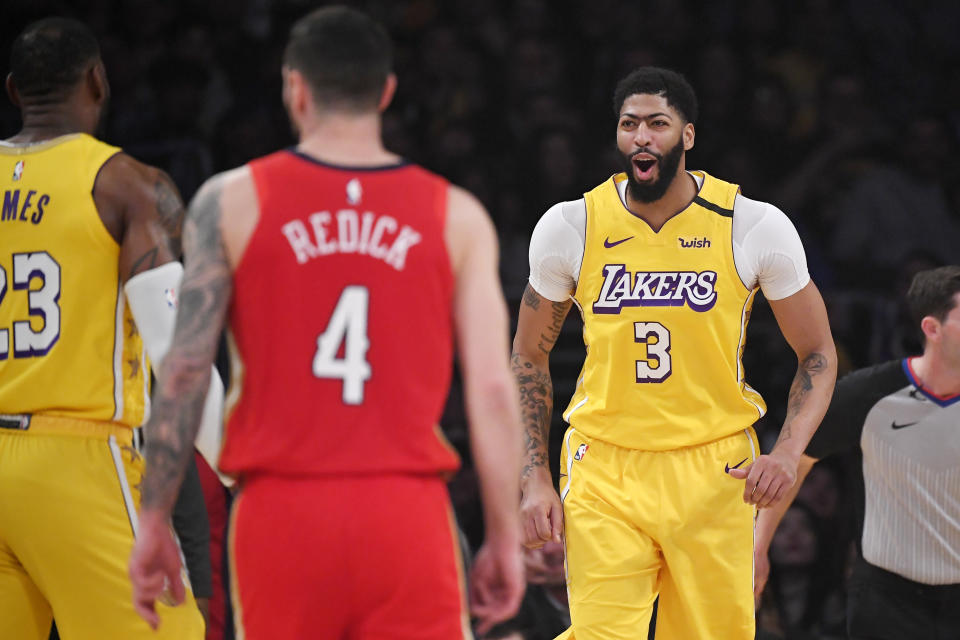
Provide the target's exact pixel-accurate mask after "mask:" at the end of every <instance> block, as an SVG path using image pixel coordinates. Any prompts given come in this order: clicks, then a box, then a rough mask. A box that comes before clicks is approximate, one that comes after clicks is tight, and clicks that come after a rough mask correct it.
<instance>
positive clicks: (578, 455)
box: [573, 443, 589, 460]
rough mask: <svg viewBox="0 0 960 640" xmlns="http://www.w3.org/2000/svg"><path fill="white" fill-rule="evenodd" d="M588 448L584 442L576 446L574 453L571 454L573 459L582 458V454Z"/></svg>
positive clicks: (584, 453)
mask: <svg viewBox="0 0 960 640" xmlns="http://www.w3.org/2000/svg"><path fill="white" fill-rule="evenodd" d="M588 448H589V447H588V446H587V445H586V443H584V444H582V445H580V446H579V447H577V452H576V453H575V454H573V459H574V460H583V456H585V455H587V449H588Z"/></svg>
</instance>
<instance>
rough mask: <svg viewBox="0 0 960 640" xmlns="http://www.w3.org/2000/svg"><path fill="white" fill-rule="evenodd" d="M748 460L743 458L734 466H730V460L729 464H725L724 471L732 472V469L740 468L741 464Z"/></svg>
mask: <svg viewBox="0 0 960 640" xmlns="http://www.w3.org/2000/svg"><path fill="white" fill-rule="evenodd" d="M746 461H747V459H746V458H744V459H743V460H741V461H740V462H738V463H737V464H735V465H733V466H732V467H731V466H730V463H729V462H728V463H727V464H725V465H723V472H724V473H730V469H739V468H740V465H742V464H743V463H744V462H746Z"/></svg>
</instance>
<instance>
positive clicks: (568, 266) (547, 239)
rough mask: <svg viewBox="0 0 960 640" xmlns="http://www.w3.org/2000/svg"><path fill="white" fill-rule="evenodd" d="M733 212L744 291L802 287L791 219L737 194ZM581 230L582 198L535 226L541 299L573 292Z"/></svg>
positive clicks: (802, 262)
mask: <svg viewBox="0 0 960 640" xmlns="http://www.w3.org/2000/svg"><path fill="white" fill-rule="evenodd" d="M690 175H691V176H693V178H694V179H695V180H696V181H697V184H698V185H699V184H701V183H702V178H700V177H699V176H696V175H694V174H690ZM626 188H627V183H626V181H624V182H621V183H620V184H619V185H618V190H619V192H620V198H621V200H623V198H624V194H625V192H626ZM733 208H734V216H733V263H734V266H735V267H736V269H737V274H739V276H740V280H741V281H742V282H743V285H744V286H745V287H746V288H747V289H748V290H752V289H754V288H756V287H758V286H759V287H760V289H761V291H763V295H764V296H766V298H767V299H768V300H781V299H783V298H787V297H789V296H791V295H793V294H795V293H796V292H798V291H800V290H801V289H803V288H804V287H805V286H807V283H808V282H810V274H809V272H808V271H807V257H806V255H805V254H804V251H803V243H802V242H801V241H800V235H799V234H798V233H797V230H796V228H795V227H794V226H793V223H792V222H790V219H789V218H788V217H787V216H786V215H785V214H784V213H783V212H782V211H780V209H778V208H777V207H775V206H773V205H772V204H769V203H766V202H760V201H758V200H751V199H750V198H747V197H744V196H742V195H740V194H738V195H737V196H736V199H735V200H734V206H733ZM586 228H587V205H586V202H585V201H584V199H583V198H581V199H580V200H571V201H568V202H560V203H557V204H555V205H553V206H552V207H550V208H549V209H547V211H546V213H544V214H543V216H542V217H541V218H540V221H539V222H537V226H536V227H535V228H534V230H533V235H532V236H531V238H530V255H529V257H530V286H531V287H533V289H534V290H535V291H536V292H537V293H538V294H540V295H541V296H543V297H544V298H547V299H548V300H552V301H553V302H562V301H564V300H566V299H567V298H569V297H570V296H571V295H572V294H573V292H574V291H575V290H576V286H577V281H578V280H579V278H580V267H581V265H582V264H583V250H584V244H585V242H586V236H587V231H586Z"/></svg>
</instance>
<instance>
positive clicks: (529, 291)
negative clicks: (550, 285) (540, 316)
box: [523, 284, 540, 311]
mask: <svg viewBox="0 0 960 640" xmlns="http://www.w3.org/2000/svg"><path fill="white" fill-rule="evenodd" d="M523 304H525V305H527V306H528V307H530V308H531V309H533V310H534V311H536V310H537V309H539V308H540V296H538V295H537V292H536V291H534V290H533V287H531V286H530V285H529V284H528V285H527V287H526V288H525V289H524V290H523Z"/></svg>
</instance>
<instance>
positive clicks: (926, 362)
mask: <svg viewBox="0 0 960 640" xmlns="http://www.w3.org/2000/svg"><path fill="white" fill-rule="evenodd" d="M910 368H911V369H912V370H913V374H914V376H915V377H916V378H917V382H919V383H920V385H921V386H922V387H923V388H924V389H926V390H927V391H929V392H930V393H932V394H933V395H935V396H939V397H941V398H948V397H951V396H955V395H957V394H960V370H958V369H957V368H956V367H951V366H950V363H948V362H947V361H946V360H945V359H944V358H942V357H940V355H939V354H937V353H935V352H933V351H930V350H927V351H924V353H923V355H922V356H919V357H916V358H914V359H913V360H911V361H910Z"/></svg>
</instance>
